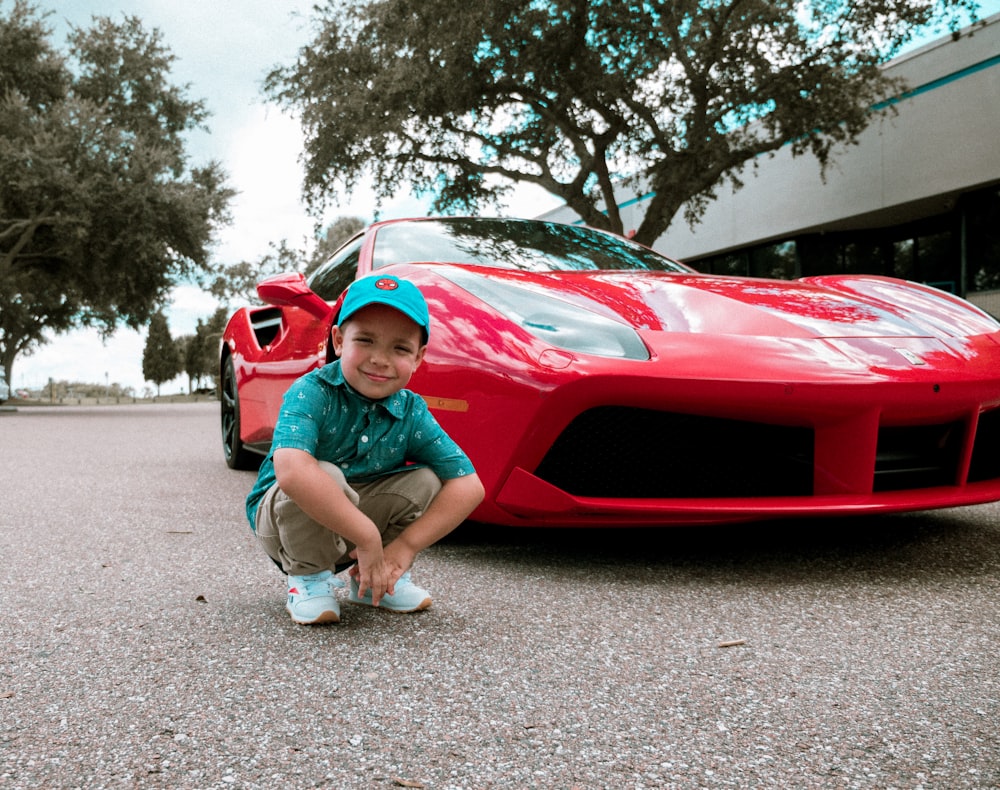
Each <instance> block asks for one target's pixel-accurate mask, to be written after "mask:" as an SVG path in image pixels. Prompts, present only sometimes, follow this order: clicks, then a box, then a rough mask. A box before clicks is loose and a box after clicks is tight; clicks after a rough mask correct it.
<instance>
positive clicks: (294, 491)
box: [274, 447, 395, 605]
mask: <svg viewBox="0 0 1000 790" xmlns="http://www.w3.org/2000/svg"><path fill="white" fill-rule="evenodd" d="M274 473H275V475H276V477H277V479H278V485H279V486H280V487H281V490H282V491H284V492H285V494H287V495H288V496H289V497H290V498H291V499H293V500H294V501H295V504H297V505H298V506H299V507H300V508H302V510H303V512H304V513H305V514H306V515H308V516H309V517H310V518H311V519H313V521H316V522H318V523H319V524H322V525H323V526H324V527H326V528H327V529H328V530H330V531H331V532H336V533H337V534H338V535H340V536H341V537H343V538H345V539H346V540H349V541H350V542H351V543H353V544H354V545H355V546H357V547H358V553H357V560H358V571H359V572H360V573H359V576H358V581H359V584H361V586H362V590H361V594H362V595H364V593H365V590H367V589H369V588H370V589H371V591H372V602H373V603H375V604H376V605H377V604H378V602H379V601H380V600H381V598H382V596H383V595H384V594H385V593H386V592H390V593H391V592H392V589H393V586H394V584H395V578H393V577H392V576H391V573H390V570H389V567H388V565H387V564H386V562H385V557H384V555H383V552H382V536H381V534H379V531H378V527H376V526H375V523H374V522H373V521H372V520H371V519H370V518H368V516H366V515H365V514H364V513H362V512H361V511H360V510H358V508H356V507H355V506H354V505H353V503H352V502H351V500H349V499H348V498H347V494H345V493H344V492H343V490H342V489H341V488H340V486H339V485H337V483H336V482H335V481H334V480H333V478H331V477H330V476H329V475H328V474H327V473H326V472H324V471H323V470H322V469H320V467H319V463H318V462H317V461H316V459H315V458H314V457H313V456H312V455H310V454H309V453H307V452H305V451H304V450H295V449H292V448H287V447H286V448H280V449H278V450H275V451H274Z"/></svg>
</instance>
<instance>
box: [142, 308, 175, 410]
mask: <svg viewBox="0 0 1000 790" xmlns="http://www.w3.org/2000/svg"><path fill="white" fill-rule="evenodd" d="M180 372H181V353H180V350H179V349H178V346H177V344H176V343H175V342H174V340H173V338H172V337H170V327H169V326H168V325H167V318H166V316H164V315H163V313H156V314H155V315H154V316H153V317H152V318H151V319H150V322H149V334H148V335H147V336H146V345H145V347H144V348H143V349H142V377H143V378H144V379H146V381H152V382H153V383H154V384H155V385H156V394H157V395H159V394H160V385H161V384H163V382H165V381H170V380H171V379H172V378H174V377H175V376H176V375H177V374H178V373H180Z"/></svg>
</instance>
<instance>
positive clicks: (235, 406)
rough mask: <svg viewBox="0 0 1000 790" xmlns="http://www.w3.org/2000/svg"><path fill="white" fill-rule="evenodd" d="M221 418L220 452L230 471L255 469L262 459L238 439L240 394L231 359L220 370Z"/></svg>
mask: <svg viewBox="0 0 1000 790" xmlns="http://www.w3.org/2000/svg"><path fill="white" fill-rule="evenodd" d="M219 403H220V404H221V417H222V451H223V452H224V453H225V456H226V465H227V466H228V467H229V468H230V469H246V470H253V469H257V468H258V467H259V466H260V464H261V461H263V460H264V459H263V458H262V457H261V456H260V455H259V454H258V453H255V452H252V451H250V450H248V449H246V447H245V446H244V445H243V442H242V440H241V439H240V392H239V387H238V386H237V385H236V369H235V368H234V367H233V359H232V357H226V362H225V365H224V366H223V368H222V386H221V392H220V393H219Z"/></svg>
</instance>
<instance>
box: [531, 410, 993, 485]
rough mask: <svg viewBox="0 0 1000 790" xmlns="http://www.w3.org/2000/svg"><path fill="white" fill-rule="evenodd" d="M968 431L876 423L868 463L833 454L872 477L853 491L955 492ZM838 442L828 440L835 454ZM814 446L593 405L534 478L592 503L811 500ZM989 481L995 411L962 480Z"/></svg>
mask: <svg viewBox="0 0 1000 790" xmlns="http://www.w3.org/2000/svg"><path fill="white" fill-rule="evenodd" d="M968 431H969V425H967V423H966V422H965V421H961V420H959V421H954V422H949V423H943V424H937V425H916V426H881V427H880V428H879V430H878V439H877V448H876V451H875V458H874V460H873V459H872V458H871V457H868V458H867V459H864V458H851V457H844V456H842V455H841V451H840V450H839V449H836V448H833V452H834V454H835V455H837V456H840V459H839V461H838V462H839V463H841V464H845V465H846V466H847V467H849V468H851V469H859V468H864V467H865V466H866V465H867V466H868V468H869V469H872V471H873V475H872V477H871V478H869V485H870V488H869V487H868V486H866V485H865V484H864V482H863V481H857V482H860V489H861V490H856V491H853V493H857V494H865V493H866V492H867V493H870V492H875V493H880V492H887V491H907V490H915V489H921V488H931V487H937V486H954V485H962V484H963V483H964V482H966V481H965V480H963V479H962V475H961V461H962V457H963V452H962V449H963V447H964V446H965V443H966V442H967V441H968ZM843 438H844V437H833V438H828V439H827V441H831V442H835V443H836V445H837V447H839V446H840V444H841V440H842V439H843ZM815 443H816V439H815V434H814V432H813V429H812V428H811V427H805V426H801V427H795V426H781V425H770V424H765V423H757V422H747V421H741V420H732V419H723V418H716V417H704V416H697V415H691V414H676V413H672V412H659V411H654V410H649V409H640V408H633V407H624V406H601V407H598V408H594V409H590V410H588V411H586V412H583V413H582V414H580V415H579V416H577V417H576V418H575V419H574V420H573V421H572V422H571V423H570V424H569V425H568V426H567V427H566V429H565V430H564V431H563V432H562V433H561V434H560V435H559V437H558V438H557V439H556V441H555V442H554V443H553V445H552V447H551V448H550V449H549V451H548V453H546V455H545V457H544V458H543V459H542V461H541V463H540V464H539V465H538V467H537V469H536V470H535V475H536V476H537V477H539V478H541V479H542V480H545V481H546V482H548V483H550V484H551V485H554V486H556V487H558V488H560V489H562V490H563V491H566V492H567V493H569V494H572V495H573V496H580V497H593V498H635V499H651V498H735V497H774V496H791V497H795V496H812V495H813V494H814V476H813V464H814V458H815V456H816V446H815ZM860 444H862V445H863V444H864V443H863V442H862V443H860ZM848 446H850V445H848ZM829 449H830V448H828V451H829ZM995 479H1000V409H994V410H992V411H988V412H984V413H983V414H981V415H980V417H979V420H978V427H977V430H976V435H975V437H974V443H973V447H972V455H971V463H970V466H969V473H968V480H967V481H968V482H969V483H977V482H984V481H988V480H995ZM840 493H852V492H851V491H844V490H841V491H840Z"/></svg>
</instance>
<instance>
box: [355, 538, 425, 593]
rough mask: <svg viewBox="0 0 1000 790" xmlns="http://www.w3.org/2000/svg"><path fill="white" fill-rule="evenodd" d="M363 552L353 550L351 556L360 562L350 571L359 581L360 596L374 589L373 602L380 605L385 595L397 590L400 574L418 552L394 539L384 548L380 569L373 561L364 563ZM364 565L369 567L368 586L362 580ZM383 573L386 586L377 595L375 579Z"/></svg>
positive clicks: (410, 563)
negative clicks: (376, 567)
mask: <svg viewBox="0 0 1000 790" xmlns="http://www.w3.org/2000/svg"><path fill="white" fill-rule="evenodd" d="M361 554H362V552H360V551H359V550H358V549H355V550H354V551H352V552H351V557H353V558H354V559H356V560H357V561H358V563H357V565H354V566H353V567H351V569H350V571H348V573H349V575H350V576H352V577H353V578H354V579H355V581H357V582H358V595H359V596H362V597H364V594H365V591H366V590H368V589H369V588H370V589H371V590H372V603H373V604H374V605H375V606H378V602H379V601H380V600H381V599H382V596H383V595H386V594H388V595H392V594H393V593H394V592H395V591H396V582H397V581H399V577H400V576H402V575H403V574H404V573H406V571H407V570H408V569H409V567H410V566H411V565H412V564H413V560H414V558H415V557H416V552H414V551H412V550H411V549H410V548H409V547H408V546H406V545H405V544H404V543H403V542H402V541H400V540H399V539H396V540H394V541H393V542H392V543H390V544H389V545H388V546H386V547H385V548H384V549H383V550H382V562H381V563H380V565H381V568H380V569H378V570H376V569H375V564H373V563H371V562H369V563H367V564H366V563H363V561H362V559H361ZM363 565H364V567H367V568H369V573H368V574H367V575H368V578H369V580H368V584H367V586H366V585H365V584H364V583H363V582H362V579H364V577H365V575H366V574H365V572H364V567H362V566H363ZM382 573H384V574H385V576H384V578H385V580H386V581H385V588H384V590H383V592H381V593H379V595H378V596H376V595H375V592H376V587H375V580H376V579H377V578H379V576H380V574H382Z"/></svg>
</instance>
